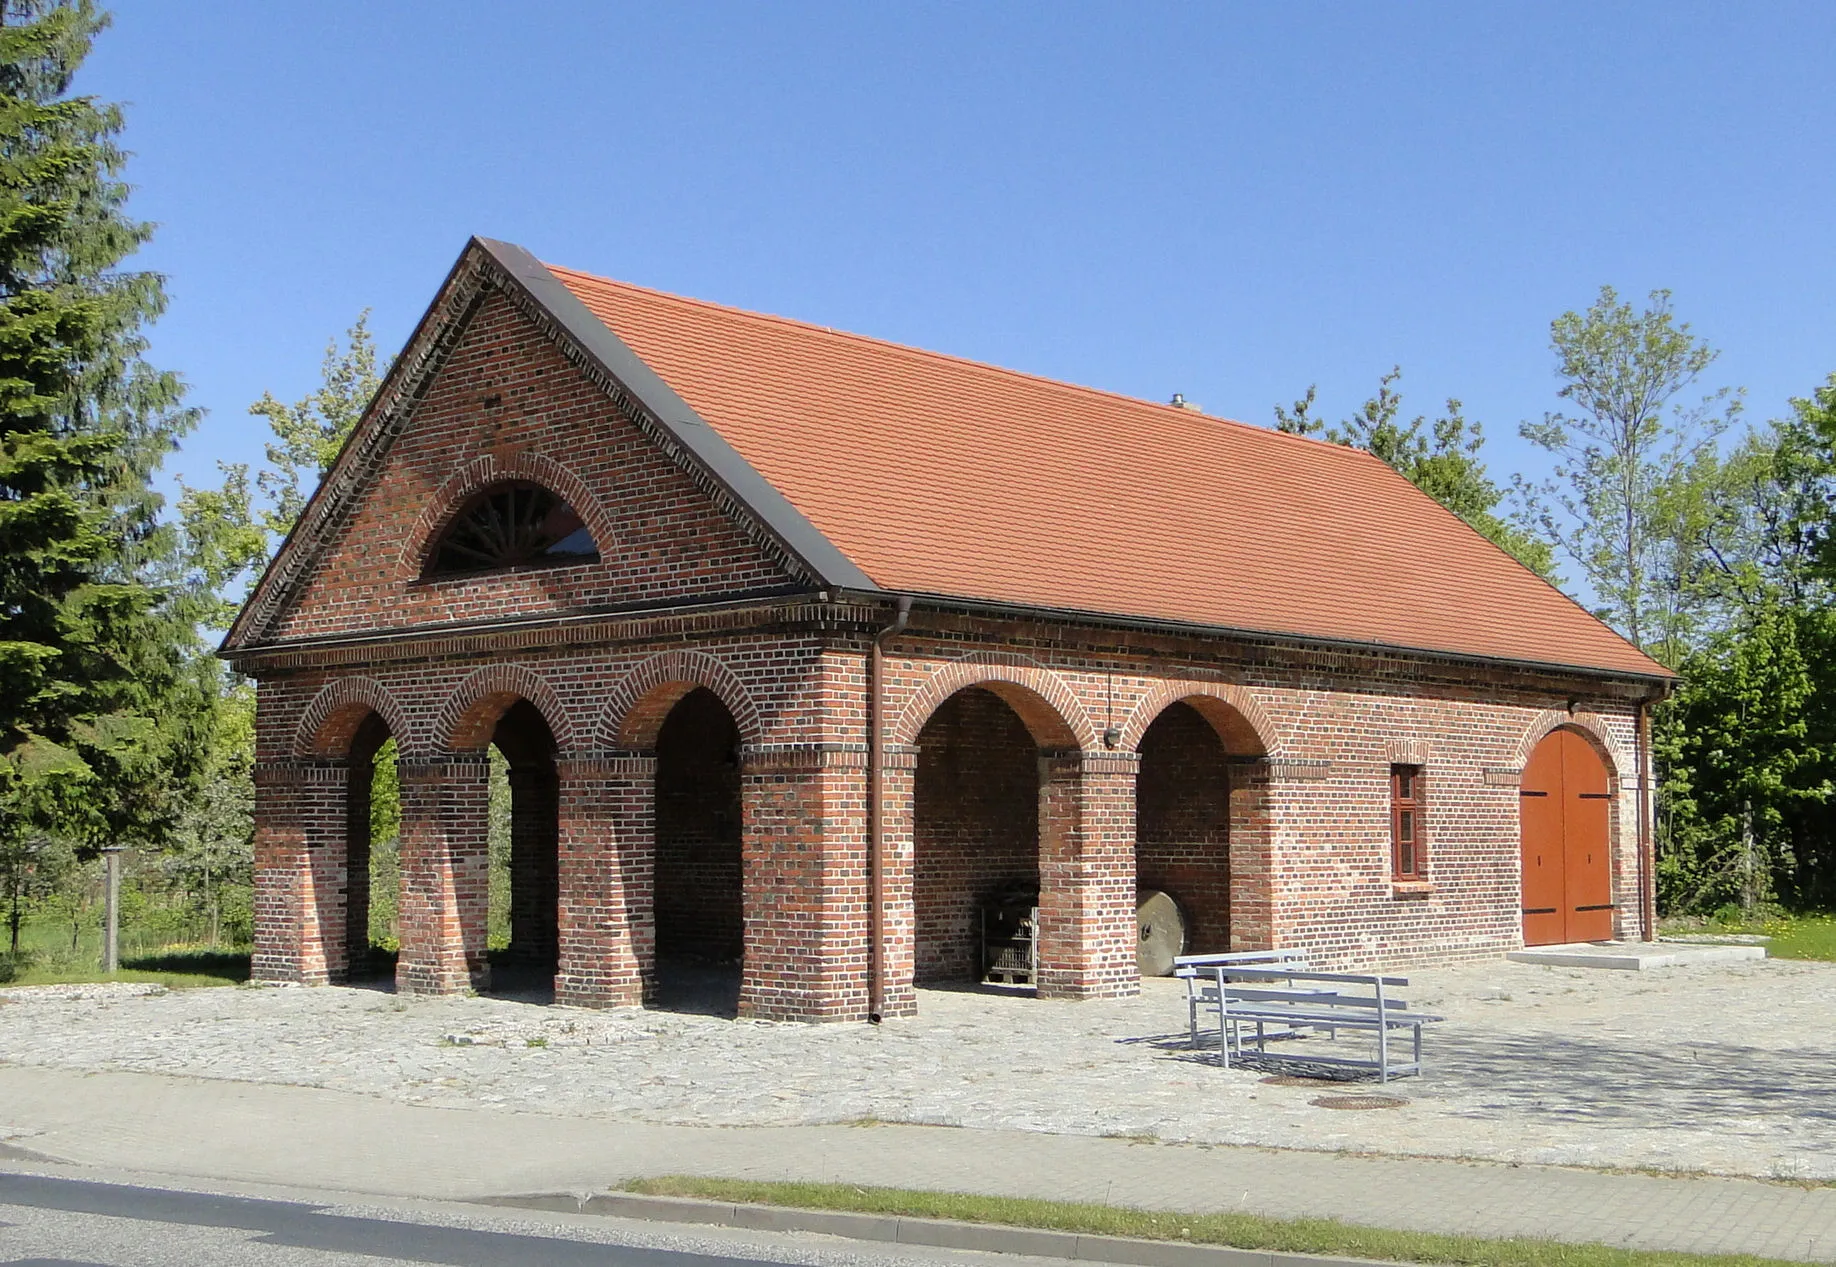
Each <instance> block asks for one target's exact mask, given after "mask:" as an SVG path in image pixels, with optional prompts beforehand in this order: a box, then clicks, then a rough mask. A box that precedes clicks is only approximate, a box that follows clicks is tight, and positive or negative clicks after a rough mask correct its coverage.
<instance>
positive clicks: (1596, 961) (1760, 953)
mask: <svg viewBox="0 0 1836 1267" xmlns="http://www.w3.org/2000/svg"><path fill="white" fill-rule="evenodd" d="M1765 957H1766V948H1765V947H1764V946H1736V945H1705V944H1703V943H1700V942H1674V941H1581V942H1573V943H1570V944H1568V945H1562V946H1526V947H1524V948H1523V949H1522V950H1513V951H1511V952H1509V953H1508V954H1506V955H1505V958H1506V959H1509V960H1510V961H1511V962H1513V963H1540V964H1544V965H1546V966H1548V967H1552V968H1615V969H1618V970H1620V971H1622V972H1643V971H1644V970H1645V969H1647V968H1675V967H1678V966H1680V965H1684V964H1701V963H1732V962H1734V961H1735V960H1739V959H1764V958H1765Z"/></svg>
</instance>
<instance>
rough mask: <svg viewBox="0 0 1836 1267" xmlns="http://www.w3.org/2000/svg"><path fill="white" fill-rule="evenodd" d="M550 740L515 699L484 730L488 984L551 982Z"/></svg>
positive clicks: (527, 986)
mask: <svg viewBox="0 0 1836 1267" xmlns="http://www.w3.org/2000/svg"><path fill="white" fill-rule="evenodd" d="M555 746H556V745H555V737H554V733H553V732H552V731H551V730H550V729H549V726H548V722H547V720H546V719H545V718H543V716H542V713H541V710H540V709H538V708H536V706H535V705H533V704H531V703H530V702H529V701H528V700H524V699H519V700H517V701H516V702H515V703H513V704H512V705H510V707H509V708H507V709H505V710H504V714H503V716H502V717H500V718H498V721H497V725H496V727H495V728H494V729H493V730H492V733H491V747H492V748H493V749H495V750H496V752H497V754H498V757H497V759H496V760H494V761H493V762H492V766H493V769H492V774H491V781H492V788H491V795H490V797H489V799H488V804H489V807H490V808H489V813H490V816H491V819H492V822H491V830H490V846H489V856H490V882H489V893H490V899H489V912H490V914H489V920H488V928H489V934H488V938H489V942H488V944H489V946H490V949H491V950H492V951H493V954H492V956H491V958H492V974H491V977H492V988H493V989H495V990H500V991H514V992H517V993H526V992H531V991H535V992H540V991H541V990H542V989H544V988H549V987H551V986H552V980H553V977H554V973H555V965H556V955H557V948H558V936H557V920H556V915H557V910H558V906H559V902H560V830H561V795H560V793H561V785H560V780H559V778H558V776H557V774H556V771H555Z"/></svg>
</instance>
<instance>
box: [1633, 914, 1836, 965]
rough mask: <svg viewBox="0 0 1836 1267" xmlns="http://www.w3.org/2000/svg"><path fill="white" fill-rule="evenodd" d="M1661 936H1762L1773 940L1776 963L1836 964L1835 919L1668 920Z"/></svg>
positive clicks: (1768, 949) (1770, 951)
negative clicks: (1811, 961) (1820, 961)
mask: <svg viewBox="0 0 1836 1267" xmlns="http://www.w3.org/2000/svg"><path fill="white" fill-rule="evenodd" d="M1661 931H1662V932H1679V933H1707V934H1710V935H1713V934H1715V933H1738V934H1747V935H1751V934H1755V933H1758V934H1763V935H1765V936H1767V937H1770V938H1771V939H1772V940H1771V941H1769V942H1767V943H1766V953H1767V954H1769V955H1771V956H1772V957H1773V958H1775V959H1828V960H1836V915H1831V914H1812V915H1779V916H1775V917H1773V918H1772V919H1768V920H1762V921H1758V922H1754V923H1739V922H1735V923H1722V922H1721V921H1719V920H1712V919H1710V920H1704V919H1676V920H1665V921H1664V924H1663V927H1662V930H1661Z"/></svg>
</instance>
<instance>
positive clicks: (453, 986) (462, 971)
mask: <svg viewBox="0 0 1836 1267" xmlns="http://www.w3.org/2000/svg"><path fill="white" fill-rule="evenodd" d="M396 769H397V771H398V774H399V777H400V779H401V787H402V840H401V876H402V888H401V929H402V934H401V941H402V949H401V955H400V957H399V959H398V960H397V961H396V967H395V988H396V990H397V992H398V993H401V994H464V993H465V992H466V991H467V990H479V989H484V988H486V987H487V986H489V985H490V974H491V969H490V965H489V963H488V962H487V960H486V959H485V936H486V917H487V915H488V910H489V904H490V859H489V855H488V849H489V825H488V818H489V814H490V805H489V800H490V789H489V781H490V765H489V763H488V762H487V761H486V760H485V757H484V754H483V753H479V754H476V755H473V754H466V755H456V756H449V757H445V758H443V759H441V760H439V761H429V762H408V761H403V762H400V763H399V764H398V765H397V767H396Z"/></svg>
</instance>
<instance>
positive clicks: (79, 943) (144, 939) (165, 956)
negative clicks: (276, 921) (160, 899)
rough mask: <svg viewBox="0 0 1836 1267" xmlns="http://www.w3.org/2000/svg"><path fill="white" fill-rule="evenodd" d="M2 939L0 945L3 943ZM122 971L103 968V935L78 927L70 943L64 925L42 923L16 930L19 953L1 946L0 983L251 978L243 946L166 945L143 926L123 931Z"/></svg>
mask: <svg viewBox="0 0 1836 1267" xmlns="http://www.w3.org/2000/svg"><path fill="white" fill-rule="evenodd" d="M6 944H7V943H6V942H5V941H3V940H0V948H3V947H5V946H6ZM120 944H121V971H120V972H117V973H115V974H114V975H113V976H109V975H108V974H106V973H104V972H103V971H102V967H101V963H102V935H101V933H100V932H99V931H97V930H95V929H82V930H80V931H79V932H78V935H77V937H76V939H75V944H74V945H73V944H72V939H71V936H70V929H69V926H68V925H56V924H49V923H45V922H34V923H28V924H26V925H25V926H24V927H23V928H22V929H21V930H20V938H19V949H20V952H21V953H20V954H19V955H18V956H17V957H15V956H13V955H12V954H10V953H9V952H7V951H6V950H4V949H0V985H64V984H69V983H73V982H85V981H132V982H151V983H154V984H158V985H163V986H168V987H170V988H171V989H174V990H182V989H189V988H192V987H195V986H211V985H235V984H237V983H238V982H242V981H247V980H248V979H249V956H248V952H247V951H236V950H229V949H224V948H221V947H215V948H213V947H205V946H193V945H184V944H177V945H173V944H166V942H165V940H164V939H162V938H160V937H158V936H156V935H154V934H153V933H151V932H149V931H147V930H144V929H135V928H126V929H123V930H122V935H121V943H120Z"/></svg>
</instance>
